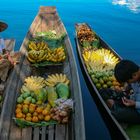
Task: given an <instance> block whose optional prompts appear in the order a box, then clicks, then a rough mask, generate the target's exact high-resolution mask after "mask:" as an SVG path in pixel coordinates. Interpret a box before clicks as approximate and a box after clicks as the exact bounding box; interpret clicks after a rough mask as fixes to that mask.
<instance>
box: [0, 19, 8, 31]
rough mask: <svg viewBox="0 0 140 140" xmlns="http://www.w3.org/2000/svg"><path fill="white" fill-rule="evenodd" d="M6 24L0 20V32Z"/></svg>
mask: <svg viewBox="0 0 140 140" xmlns="http://www.w3.org/2000/svg"><path fill="white" fill-rule="evenodd" d="M7 27H8V25H7V24H6V23H4V22H2V21H0V32H2V31H4V30H5V29H6V28H7Z"/></svg>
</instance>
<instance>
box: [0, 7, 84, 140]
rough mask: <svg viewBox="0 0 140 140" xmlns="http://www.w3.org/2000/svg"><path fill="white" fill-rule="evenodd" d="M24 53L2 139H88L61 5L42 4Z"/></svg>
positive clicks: (6, 106) (0, 128)
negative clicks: (60, 14) (59, 9)
mask: <svg viewBox="0 0 140 140" xmlns="http://www.w3.org/2000/svg"><path fill="white" fill-rule="evenodd" d="M20 53H21V58H20V61H19V64H17V65H16V66H15V67H14V69H13V71H12V73H11V75H10V76H9V80H8V82H7V86H6V88H5V91H4V92H5V95H6V96H5V100H4V103H3V109H2V112H1V117H0V123H1V125H0V139H2V140H18V139H22V140H46V139H48V140H79V139H80V140H85V126H84V115H83V104H82V94H81V88H80V82H79V78H78V72H77V67H76V62H75V58H74V53H73V50H72V46H71V43H70V40H69V37H68V34H67V32H66V29H65V27H64V25H63V23H62V21H61V19H60V17H59V16H58V13H57V11H56V7H45V6H41V7H40V9H39V12H38V14H37V16H36V17H35V19H34V21H33V23H32V24H31V26H30V29H29V31H28V33H27V35H26V36H25V38H24V40H23V43H22V45H21V48H20ZM7 93H8V94H7Z"/></svg>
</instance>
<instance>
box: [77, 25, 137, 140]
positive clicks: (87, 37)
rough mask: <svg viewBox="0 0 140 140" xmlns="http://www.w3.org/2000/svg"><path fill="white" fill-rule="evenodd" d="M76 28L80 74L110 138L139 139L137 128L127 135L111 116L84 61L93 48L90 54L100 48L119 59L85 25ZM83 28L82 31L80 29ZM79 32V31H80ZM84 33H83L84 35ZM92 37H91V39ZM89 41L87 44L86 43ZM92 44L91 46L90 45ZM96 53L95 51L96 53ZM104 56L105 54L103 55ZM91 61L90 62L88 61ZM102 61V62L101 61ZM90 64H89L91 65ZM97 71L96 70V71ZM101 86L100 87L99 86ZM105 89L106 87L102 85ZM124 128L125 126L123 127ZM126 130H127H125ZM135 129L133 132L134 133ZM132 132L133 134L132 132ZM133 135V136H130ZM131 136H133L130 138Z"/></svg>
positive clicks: (94, 68) (94, 67)
mask: <svg viewBox="0 0 140 140" xmlns="http://www.w3.org/2000/svg"><path fill="white" fill-rule="evenodd" d="M75 28H76V38H75V41H76V45H77V53H78V58H79V61H80V66H81V69H82V73H83V75H84V78H85V81H86V84H87V87H88V89H89V91H90V93H91V96H92V97H93V99H94V101H95V103H96V105H97V108H98V110H99V112H100V114H101V116H102V118H103V120H104V122H105V124H106V126H107V128H108V130H109V132H110V135H111V138H112V139H115V140H116V139H117V140H129V139H131V138H132V139H133V140H135V139H139V138H138V137H137V136H138V133H137V132H138V130H139V127H136V128H133V127H132V126H131V127H132V128H131V130H130V131H131V132H130V133H129V130H128V131H127V133H126V129H124V127H123V126H124V125H122V124H120V123H119V122H118V121H117V120H116V119H115V117H114V116H113V115H112V114H111V111H110V110H109V108H108V106H107V105H106V103H105V102H104V100H103V98H102V96H101V94H100V93H99V88H100V87H99V84H97V85H96V81H95V79H93V76H92V72H91V73H90V70H89V68H88V66H87V64H86V59H88V58H89V57H90V56H88V55H89V54H88V53H87V52H88V49H89V50H90V49H92V47H94V49H95V50H94V51H93V52H92V53H95V51H96V50H98V49H99V48H98V47H100V46H101V48H102V49H104V50H103V52H105V49H107V50H109V53H112V54H113V55H114V56H115V57H116V58H118V60H120V59H121V57H120V56H119V55H118V54H117V53H116V52H115V51H114V50H113V49H112V48H111V47H110V46H109V45H107V44H106V43H105V42H104V41H103V40H102V39H101V38H100V37H99V36H98V35H97V34H96V33H95V32H94V31H93V30H92V29H91V27H90V26H89V25H88V24H86V23H77V24H76V25H75ZM82 28H83V29H82ZM80 30H81V31H80ZM84 32H85V33H84ZM91 36H92V37H91ZM92 39H93V40H94V41H95V42H94V43H93V42H92V41H93V40H92ZM87 41H89V42H87ZM91 42H92V43H93V44H92V43H91ZM86 46H92V47H91V48H88V49H87V48H86ZM84 48H85V52H86V53H85V52H84ZM96 52H97V51H96ZM85 55H87V56H86V57H87V58H84V56H85ZM104 55H106V54H104ZM90 61H91V60H90ZM101 61H102V60H101ZM92 62H93V63H95V64H96V62H100V60H98V59H97V60H95V61H92ZM92 62H91V63H92ZM95 64H94V66H93V67H92V68H93V70H96V69H97V67H98V65H97V67H96V65H95ZM97 71H98V69H97ZM101 82H102V83H104V81H102V80H101ZM100 86H101V85H100ZM103 86H105V87H106V85H103ZM125 126H126V125H125ZM127 129H128V128H127ZM134 129H135V131H134ZM132 131H133V132H132ZM132 133H133V134H132ZM131 134H132V135H133V136H131Z"/></svg>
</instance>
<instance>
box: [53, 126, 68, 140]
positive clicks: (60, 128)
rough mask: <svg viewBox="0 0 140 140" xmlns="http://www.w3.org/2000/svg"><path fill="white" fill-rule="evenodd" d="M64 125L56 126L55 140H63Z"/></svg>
mask: <svg viewBox="0 0 140 140" xmlns="http://www.w3.org/2000/svg"><path fill="white" fill-rule="evenodd" d="M65 134H66V133H65V125H56V131H55V140H65Z"/></svg>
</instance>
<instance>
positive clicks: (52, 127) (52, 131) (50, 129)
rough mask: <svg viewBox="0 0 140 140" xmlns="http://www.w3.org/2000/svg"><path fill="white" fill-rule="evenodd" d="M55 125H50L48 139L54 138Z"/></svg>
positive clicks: (52, 139)
mask: <svg viewBox="0 0 140 140" xmlns="http://www.w3.org/2000/svg"><path fill="white" fill-rule="evenodd" d="M54 132H55V130H54V125H50V126H48V139H49V140H54Z"/></svg>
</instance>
